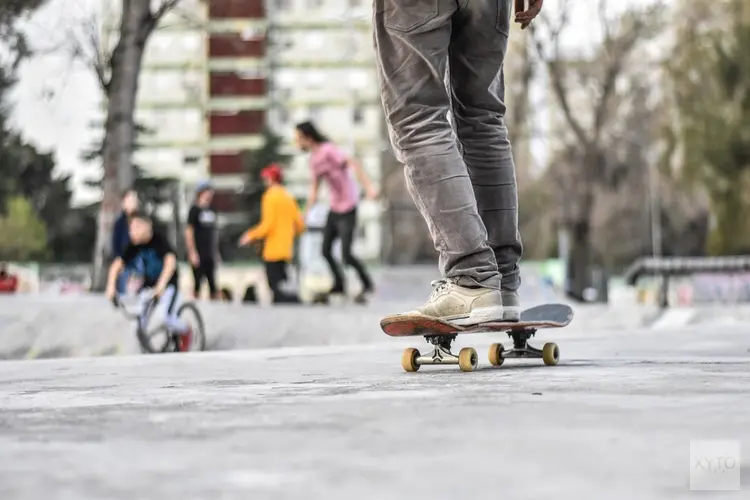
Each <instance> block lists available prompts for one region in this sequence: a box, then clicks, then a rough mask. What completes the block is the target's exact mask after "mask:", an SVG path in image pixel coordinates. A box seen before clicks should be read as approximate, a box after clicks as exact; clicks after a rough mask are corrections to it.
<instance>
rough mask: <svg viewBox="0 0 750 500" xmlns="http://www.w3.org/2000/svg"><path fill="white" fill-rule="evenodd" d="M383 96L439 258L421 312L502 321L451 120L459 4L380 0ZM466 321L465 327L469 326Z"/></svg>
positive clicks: (490, 260)
mask: <svg viewBox="0 0 750 500" xmlns="http://www.w3.org/2000/svg"><path fill="white" fill-rule="evenodd" d="M374 6H375V16H374V19H375V27H374V28H375V48H376V53H377V62H378V70H379V71H378V74H379V78H380V88H381V98H382V101H383V108H384V111H385V117H386V122H387V124H388V128H389V133H390V136H391V142H392V145H393V149H394V152H395V154H396V157H397V158H398V160H399V161H401V162H402V163H404V165H405V169H404V172H405V176H406V185H407V188H408V189H409V192H410V194H411V196H412V198H413V199H414V202H415V203H416V205H417V207H418V209H419V211H420V213H421V214H422V216H423V217H424V219H425V221H426V222H427V226H428V228H429V230H430V234H431V235H432V239H433V242H434V244H435V248H436V249H437V251H438V252H439V254H440V260H439V266H440V271H441V273H442V274H443V276H444V277H445V278H447V280H445V281H442V282H441V283H440V286H438V287H437V288H436V289H435V290H434V292H433V294H432V295H431V298H430V301H429V302H428V303H427V304H426V305H425V306H424V307H423V308H421V309H420V312H422V313H423V314H427V315H430V316H436V317H441V318H446V319H451V320H456V319H457V318H458V321H460V322H466V323H471V322H475V321H485V320H490V319H499V318H501V317H502V301H501V295H500V293H499V288H500V275H499V273H498V271H497V264H496V262H495V255H494V253H493V251H492V249H491V248H490V247H489V246H488V244H487V231H486V229H485V227H484V223H483V222H482V219H481V218H480V216H479V213H478V211H477V207H476V199H475V196H474V190H473V188H472V184H471V181H470V179H469V175H468V173H467V170H466V165H465V164H464V162H463V159H462V158H461V154H460V152H459V150H458V147H457V144H456V141H455V137H454V132H453V129H452V127H451V125H450V123H449V121H448V118H447V116H446V115H447V112H448V111H449V109H450V97H449V94H448V91H447V89H446V87H445V82H444V75H445V72H446V69H447V65H448V53H449V47H450V42H451V24H452V17H453V14H454V13H455V12H456V9H457V8H458V7H457V6H458V3H457V2H456V1H455V0H416V1H413V2H409V6H408V7H406V6H403V4H402V2H400V1H399V0H375V2H374ZM466 323H465V324H466Z"/></svg>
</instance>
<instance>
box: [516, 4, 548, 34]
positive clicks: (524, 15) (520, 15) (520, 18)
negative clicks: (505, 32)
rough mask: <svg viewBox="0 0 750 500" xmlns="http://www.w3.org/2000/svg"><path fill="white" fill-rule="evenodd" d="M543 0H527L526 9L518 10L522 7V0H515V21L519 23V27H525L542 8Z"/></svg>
mask: <svg viewBox="0 0 750 500" xmlns="http://www.w3.org/2000/svg"><path fill="white" fill-rule="evenodd" d="M543 4H544V0H529V8H528V10H525V11H521V12H519V9H522V8H523V0H516V22H517V23H520V24H521V29H526V28H527V27H528V26H529V24H531V21H533V20H534V19H535V18H536V16H538V15H539V12H540V11H541V10H542V5H543Z"/></svg>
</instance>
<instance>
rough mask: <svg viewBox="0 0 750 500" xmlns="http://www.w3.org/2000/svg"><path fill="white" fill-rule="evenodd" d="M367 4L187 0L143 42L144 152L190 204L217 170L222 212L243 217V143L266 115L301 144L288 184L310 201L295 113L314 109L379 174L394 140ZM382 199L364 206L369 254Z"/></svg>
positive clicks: (106, 31)
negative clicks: (388, 132) (387, 131)
mask: <svg viewBox="0 0 750 500" xmlns="http://www.w3.org/2000/svg"><path fill="white" fill-rule="evenodd" d="M110 5H111V10H110V11H109V12H108V15H106V16H105V22H104V24H103V30H102V33H103V35H104V37H105V39H106V37H107V36H109V37H110V38H111V35H112V33H114V32H116V30H117V28H118V23H119V12H118V10H117V9H118V5H119V2H111V3H110ZM370 15H371V5H370V4H369V3H368V2H365V1H364V0H267V1H264V0H210V1H204V0H182V2H180V4H179V6H178V8H177V9H175V10H174V11H173V12H171V13H169V14H167V15H166V16H165V17H164V18H163V20H162V22H161V23H160V25H159V27H158V29H157V30H156V31H155V32H154V33H153V35H152V37H151V39H150V40H149V42H148V45H147V48H146V52H145V54H144V59H143V68H142V72H141V77H140V82H139V85H140V89H139V94H138V100H137V110H136V119H137V121H138V123H140V124H141V125H143V126H145V127H146V128H148V129H149V131H150V133H148V134H145V135H143V136H141V137H140V140H139V146H140V147H139V149H138V151H137V152H136V154H135V162H136V163H137V164H138V165H139V166H141V167H142V168H143V169H144V170H145V171H146V172H147V173H148V174H150V175H154V176H159V177H165V176H169V177H175V178H177V179H179V180H180V182H181V184H182V192H183V193H184V195H185V197H184V200H183V201H184V205H185V206H187V205H188V204H189V203H190V202H191V201H192V190H193V188H194V186H195V184H196V183H197V182H198V181H200V180H202V179H205V178H209V177H210V178H211V179H212V181H213V182H214V184H215V185H216V187H217V195H216V199H215V203H216V208H217V210H218V211H219V212H220V219H221V221H222V223H224V224H231V223H233V222H240V221H242V220H243V214H242V206H241V204H240V200H241V191H242V187H243V184H244V180H245V177H244V162H243V153H244V152H246V151H248V150H253V149H256V148H258V147H260V146H261V145H262V144H263V138H262V135H261V133H262V131H263V128H264V127H265V126H266V125H269V126H270V128H271V129H272V130H273V131H274V132H275V133H277V134H278V135H280V136H282V137H284V139H285V145H284V149H285V151H284V152H286V153H288V154H293V155H294V161H293V162H292V163H291V165H289V170H288V174H287V178H288V183H289V188H290V189H291V190H292V192H293V193H294V194H295V195H296V196H297V197H298V198H299V199H300V200H303V201H304V199H305V198H306V196H307V186H308V185H309V182H310V175H309V171H308V168H307V157H306V155H304V154H301V153H300V152H299V151H296V150H295V149H294V148H293V145H292V137H293V130H294V124H295V123H297V122H299V121H302V120H307V119H312V120H314V121H315V122H316V123H317V124H318V125H319V127H320V128H321V129H322V130H324V131H325V133H326V134H327V135H328V136H329V137H330V138H331V139H332V140H333V141H335V142H336V143H338V144H339V145H340V146H341V147H343V148H344V149H346V150H347V151H348V152H349V153H350V154H353V155H355V156H356V157H357V158H358V159H359V160H360V161H361V162H362V164H363V166H364V167H365V169H366V170H367V172H368V173H369V174H370V177H371V178H372V179H373V181H374V182H378V181H379V178H380V152H381V150H382V148H383V147H387V143H385V142H384V138H383V136H382V133H381V121H382V112H381V107H380V101H379V93H378V84H377V78H376V74H375V62H374V52H373V48H372V35H371V21H370ZM322 195H323V201H325V197H326V193H325V192H323V193H322ZM378 206H379V205H378V204H377V203H373V202H365V203H363V205H362V207H361V209H360V212H359V216H360V221H361V223H360V227H361V229H360V234H359V239H360V241H358V242H357V246H358V247H359V248H358V249H357V250H358V251H359V252H360V253H361V254H362V255H363V257H365V258H375V257H377V256H378V252H379V241H380V229H379V212H380V211H379V208H378Z"/></svg>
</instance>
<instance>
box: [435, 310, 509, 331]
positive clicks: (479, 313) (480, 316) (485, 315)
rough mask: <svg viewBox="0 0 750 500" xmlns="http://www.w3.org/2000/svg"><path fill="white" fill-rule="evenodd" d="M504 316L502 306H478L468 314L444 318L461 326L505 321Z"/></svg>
mask: <svg viewBox="0 0 750 500" xmlns="http://www.w3.org/2000/svg"><path fill="white" fill-rule="evenodd" d="M504 316H505V315H504V311H503V307H502V306H495V307H478V308H476V309H474V310H472V311H471V313H469V315H468V316H462V317H459V318H444V320H445V321H449V322H451V323H453V324H455V325H459V326H472V325H478V324H479V323H488V322H490V321H503V320H504Z"/></svg>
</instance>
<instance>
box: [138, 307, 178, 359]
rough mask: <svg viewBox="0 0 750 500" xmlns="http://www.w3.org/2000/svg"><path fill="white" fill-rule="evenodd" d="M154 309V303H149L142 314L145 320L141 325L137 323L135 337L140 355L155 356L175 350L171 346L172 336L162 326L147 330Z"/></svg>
mask: <svg viewBox="0 0 750 500" xmlns="http://www.w3.org/2000/svg"><path fill="white" fill-rule="evenodd" d="M155 308H156V303H154V302H151V303H149V304H148V306H147V310H146V312H145V313H144V318H145V320H144V321H143V323H141V322H140V321H139V322H138V327H137V330H136V335H137V336H138V343H139V344H140V345H141V352H142V353H148V354H155V353H163V352H167V351H170V350H175V348H174V346H172V344H174V341H173V340H172V336H171V335H170V333H169V331H168V330H167V328H166V327H165V326H164V325H163V324H161V325H159V326H158V327H156V328H154V329H153V330H149V328H148V326H149V320H150V319H151V314H152V313H153V312H154V309H155Z"/></svg>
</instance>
